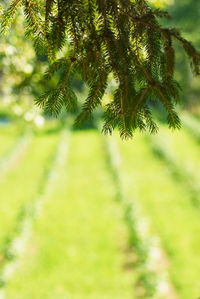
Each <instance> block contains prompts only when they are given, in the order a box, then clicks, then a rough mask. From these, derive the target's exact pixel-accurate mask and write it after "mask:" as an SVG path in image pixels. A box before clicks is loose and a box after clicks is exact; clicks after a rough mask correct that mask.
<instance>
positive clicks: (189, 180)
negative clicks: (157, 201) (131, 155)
mask: <svg viewBox="0 0 200 299" xmlns="http://www.w3.org/2000/svg"><path fill="white" fill-rule="evenodd" d="M150 143H151V146H152V149H153V151H154V152H155V154H156V155H157V156H158V158H160V159H162V160H163V161H164V162H165V163H166V164H167V166H168V167H169V169H170V170H171V173H172V175H173V177H174V179H176V180H177V181H178V182H179V183H180V184H182V186H183V188H184V189H185V191H186V192H188V193H189V198H190V201H191V202H192V204H193V205H194V206H195V207H200V198H199V193H200V174H199V172H198V171H197V169H199V168H200V157H199V146H198V143H196V141H195V140H193V138H192V137H191V136H190V135H189V134H188V133H187V132H185V131H184V130H183V129H182V130H181V131H179V132H169V131H168V130H167V128H165V127H163V128H162V129H161V130H160V134H159V135H157V136H156V137H154V138H151V139H150ZM188 149H189V150H188Z"/></svg>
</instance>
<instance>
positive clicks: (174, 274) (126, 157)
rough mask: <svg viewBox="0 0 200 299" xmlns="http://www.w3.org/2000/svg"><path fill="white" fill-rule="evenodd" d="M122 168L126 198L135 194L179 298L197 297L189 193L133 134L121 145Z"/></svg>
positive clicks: (198, 265) (195, 221)
mask: <svg viewBox="0 0 200 299" xmlns="http://www.w3.org/2000/svg"><path fill="white" fill-rule="evenodd" d="M119 144H120V149H121V153H122V165H123V169H124V171H125V172H126V174H127V175H126V178H125V184H126V188H127V190H128V191H129V195H130V196H131V195H133V194H134V195H135V194H136V195H137V196H138V198H139V200H140V204H141V205H142V210H143V213H144V215H145V216H146V215H147V217H148V218H149V219H150V229H151V230H152V231H153V233H156V235H158V236H159V237H160V240H161V245H162V247H163V248H164V249H165V251H166V253H167V255H168V260H169V261H170V262H169V267H168V270H169V274H170V278H171V280H172V282H173V284H174V285H175V287H176V290H177V294H178V296H179V297H180V298H182V299H188V298H197V297H198V295H199V289H200V283H199V278H198V276H199V275H198V274H199V273H200V260H199V250H198V248H199V246H200V242H199V238H197V236H199V235H200V221H199V211H198V209H194V207H193V206H192V205H191V203H190V201H189V194H188V193H187V192H185V189H184V188H183V186H181V184H177V183H176V181H175V180H174V178H173V177H172V176H171V172H170V171H169V169H168V167H167V165H166V164H165V163H164V162H163V161H161V160H159V159H157V156H156V155H155V154H154V153H153V151H152V149H151V146H150V144H149V142H148V139H147V138H146V137H145V136H143V135H136V136H135V138H134V141H132V142H126V143H122V142H121V141H120V140H119ZM133 182H134V186H133Z"/></svg>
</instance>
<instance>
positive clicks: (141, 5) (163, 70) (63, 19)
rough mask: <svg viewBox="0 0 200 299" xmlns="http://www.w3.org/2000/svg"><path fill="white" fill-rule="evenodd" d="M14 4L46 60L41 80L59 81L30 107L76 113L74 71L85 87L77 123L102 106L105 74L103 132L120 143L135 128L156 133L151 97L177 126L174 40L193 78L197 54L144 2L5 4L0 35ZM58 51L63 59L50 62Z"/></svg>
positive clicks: (199, 68) (198, 70) (198, 69)
mask: <svg viewBox="0 0 200 299" xmlns="http://www.w3.org/2000/svg"><path fill="white" fill-rule="evenodd" d="M19 6H22V8H23V10H24V15H25V19H26V34H27V35H29V36H30V37H31V38H32V39H33V40H34V44H35V48H36V50H37V51H42V52H43V53H46V55H47V56H48V58H49V68H48V69H47V71H46V72H45V74H44V79H45V80H50V79H51V78H52V77H53V76H54V75H55V74H56V75H57V76H60V79H59V80H58V85H57V87H56V88H55V89H53V90H49V91H47V92H46V93H45V94H44V95H42V96H41V97H39V98H38V99H37V100H36V103H37V104H38V105H40V106H41V107H43V108H44V109H46V110H48V111H49V112H50V113H52V114H56V115H57V114H59V112H60V110H61V109H62V107H63V106H64V107H66V109H67V111H72V110H76V106H77V99H76V95H75V93H74V92H73V89H72V87H71V81H72V79H73V76H75V74H76V73H78V74H79V76H80V77H81V78H82V80H83V81H84V82H85V83H86V84H87V85H88V87H89V94H88V97H87V98H86V100H85V103H84V104H83V107H82V112H81V113H80V114H79V116H78V117H77V119H76V123H80V122H82V121H84V120H85V119H87V118H88V117H90V115H91V114H92V112H93V110H94V109H95V108H96V107H98V106H101V105H102V99H103V97H104V95H105V92H106V87H107V84H108V80H109V74H112V76H113V77H114V79H115V81H116V83H117V87H116V91H115V92H114V97H113V100H112V101H111V102H110V103H108V104H107V105H106V106H105V107H103V109H104V126H103V131H104V132H105V133H112V131H113V129H114V128H119V131H120V135H121V136H122V138H129V137H132V136H133V133H134V131H135V130H136V129H139V130H149V131H150V132H151V133H153V132H156V131H157V126H156V124H155V122H154V121H153V119H152V114H151V106H150V104H149V103H150V101H149V100H151V99H154V100H157V101H160V102H161V103H162V104H163V106H164V108H165V109H166V111H167V115H168V119H167V120H168V124H169V127H172V128H179V127H180V120H179V118H178V116H177V114H176V112H175V105H176V104H177V102H178V101H179V97H178V95H179V89H180V87H179V85H178V83H177V82H176V81H175V80H174V67H175V58H176V55H175V54H176V53H175V48H174V42H178V43H180V44H181V46H182V48H183V51H185V52H186V54H187V56H188V58H189V61H190V63H191V67H192V70H193V73H194V75H200V53H199V52H198V51H197V50H196V49H195V48H194V46H193V45H192V44H191V43H190V42H189V41H187V40H186V39H185V38H183V37H182V36H181V34H180V32H179V31H178V30H177V29H174V28H171V29H170V28H163V27H162V26H160V24H159V19H160V18H167V19H168V18H170V16H169V15H168V13H167V12H165V11H161V10H155V9H152V8H151V7H150V5H149V3H148V0H134V1H132V0H70V1H69V0H46V1H45V3H43V2H42V1H40V0H13V1H12V2H11V4H10V5H9V6H8V8H7V9H5V11H4V13H3V15H2V16H1V32H2V33H3V32H5V31H6V30H7V29H8V27H9V26H10V25H11V23H12V21H13V20H14V18H15V16H16V13H17V10H18V8H19ZM66 47H67V53H68V54H65V52H66ZM58 53H63V57H62V58H59V59H58V58H57V56H58ZM59 57H60V54H59Z"/></svg>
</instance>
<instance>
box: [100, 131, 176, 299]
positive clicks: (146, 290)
mask: <svg viewBox="0 0 200 299" xmlns="http://www.w3.org/2000/svg"><path fill="white" fill-rule="evenodd" d="M106 141H107V142H106V143H107V148H108V155H109V162H110V167H111V170H112V172H113V177H114V180H115V182H116V188H117V190H118V199H119V200H120V201H121V202H122V204H123V210H124V214H125V217H124V218H125V221H126V224H127V226H128V230H129V243H130V244H129V245H130V248H131V249H132V250H133V252H134V253H135V255H136V257H135V258H136V261H135V263H132V268H133V270H135V272H136V273H137V272H138V273H137V274H136V275H135V289H136V290H137V291H135V293H136V294H137V298H152V297H153V298H161V297H162V298H165V297H166V298H176V293H175V292H174V288H173V287H172V285H171V282H170V281H169V275H168V273H167V271H166V268H165V267H163V263H162V265H159V264H160V262H161V260H163V259H165V261H166V257H165V254H164V252H163V250H162V249H161V247H160V241H159V239H158V237H155V236H153V235H151V233H150V231H149V224H148V222H149V221H148V219H147V218H146V217H144V216H143V215H142V211H141V206H140V205H139V202H138V201H139V200H136V198H134V199H132V198H128V197H127V196H126V193H127V192H126V190H125V184H124V178H125V177H126V175H125V174H124V173H123V170H122V165H121V156H120V152H119V148H118V146H117V143H116V141H115V139H114V138H113V137H107V139H106Z"/></svg>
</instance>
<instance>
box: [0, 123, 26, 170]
mask: <svg viewBox="0 0 200 299" xmlns="http://www.w3.org/2000/svg"><path fill="white" fill-rule="evenodd" d="M0 132H1V133H0V163H1V161H2V159H3V158H4V156H7V155H8V154H9V152H11V150H12V148H13V147H14V146H15V144H16V142H17V140H18V138H20V136H21V135H22V132H20V131H19V128H18V127H17V126H15V125H6V126H0ZM0 165H1V164H0Z"/></svg>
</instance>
